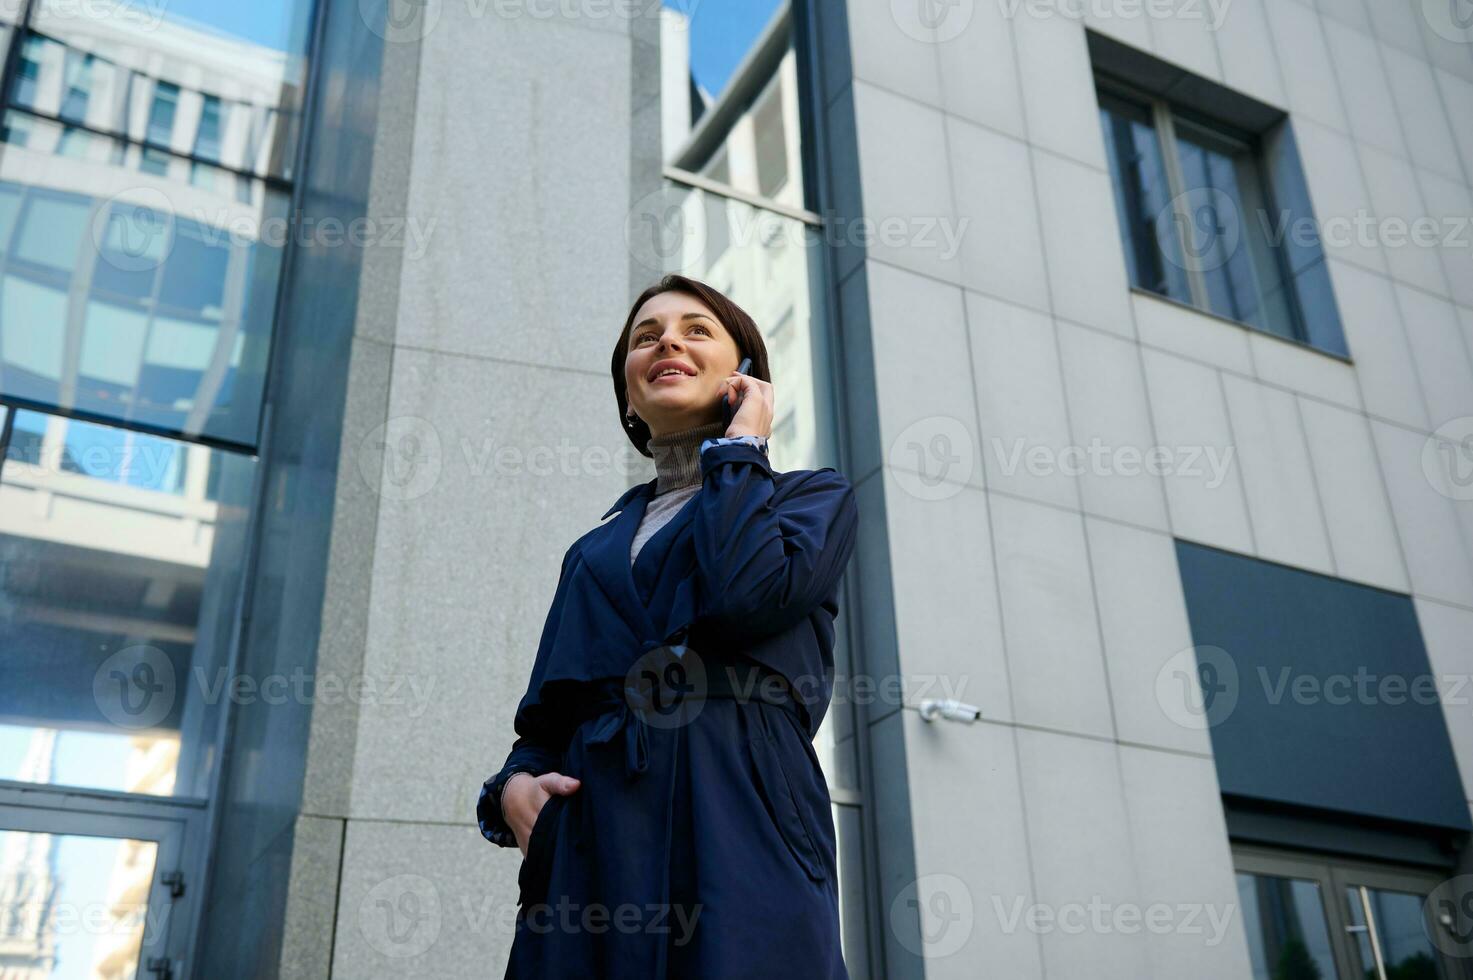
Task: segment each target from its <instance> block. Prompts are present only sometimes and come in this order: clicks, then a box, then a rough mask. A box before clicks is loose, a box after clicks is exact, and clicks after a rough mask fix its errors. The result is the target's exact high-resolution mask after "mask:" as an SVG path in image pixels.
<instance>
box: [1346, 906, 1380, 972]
mask: <svg viewBox="0 0 1473 980" xmlns="http://www.w3.org/2000/svg"><path fill="white" fill-rule="evenodd" d="M1345 921H1346V922H1347V923H1349V924H1348V925H1347V926H1346V929H1347V931H1348V932H1349V933H1350V937H1351V941H1350V944H1351V947H1352V950H1351V951H1352V953H1354V955H1355V958H1356V959H1355V967H1356V969H1358V970H1359V971H1360V973H1361V975H1362V976H1364V977H1365V978H1366V980H1380V978H1381V973H1380V971H1379V970H1378V969H1377V968H1376V953H1375V950H1374V949H1372V948H1371V927H1370V926H1369V925H1367V924H1366V908H1365V905H1364V904H1362V903H1361V898H1360V889H1359V888H1347V889H1345Z"/></svg>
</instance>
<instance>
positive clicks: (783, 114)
mask: <svg viewBox="0 0 1473 980" xmlns="http://www.w3.org/2000/svg"><path fill="white" fill-rule="evenodd" d="M660 14H661V21H660V25H661V33H660V45H661V46H660V58H661V74H662V85H661V100H662V101H661V108H662V111H663V130H664V136H663V141H664V147H665V158H666V160H668V161H669V162H670V163H672V164H674V165H675V166H678V167H680V168H682V169H685V170H690V171H693V172H695V173H699V174H701V175H702V176H705V177H709V178H711V179H712V180H716V181H719V182H720V183H723V184H729V185H730V186H732V187H733V188H735V189H737V190H739V191H743V192H745V193H748V194H756V195H760V196H762V197H765V198H768V199H770V200H773V201H776V202H778V203H780V204H785V205H788V206H790V207H794V208H802V207H804V206H805V204H804V200H803V187H802V180H801V174H802V157H801V155H800V148H799V140H798V134H799V121H798V95H797V93H798V62H797V55H796V54H795V52H794V51H793V49H792V38H791V33H792V31H791V17H790V14H789V7H788V4H787V3H784V2H780V0H762V2H758V3H751V2H737V0H705V2H702V3H701V4H699V5H692V7H691V9H690V11H689V12H686V11H682V10H675V9H673V8H670V7H666V8H665V9H663V10H662V11H661V12H660Z"/></svg>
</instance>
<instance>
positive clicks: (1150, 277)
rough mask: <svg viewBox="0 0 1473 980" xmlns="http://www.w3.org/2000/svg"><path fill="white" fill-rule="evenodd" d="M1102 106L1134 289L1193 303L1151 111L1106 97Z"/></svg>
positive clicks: (1101, 98)
mask: <svg viewBox="0 0 1473 980" xmlns="http://www.w3.org/2000/svg"><path fill="white" fill-rule="evenodd" d="M1099 103H1100V124H1101V125H1102V126H1103V127H1104V130H1105V154H1106V156H1107V157H1108V158H1109V164H1110V174H1111V177H1112V179H1111V184H1112V185H1113V187H1114V190H1115V216H1116V219H1117V220H1118V222H1119V225H1120V241H1121V244H1122V246H1123V247H1124V249H1125V264H1126V267H1127V269H1128V271H1129V273H1130V282H1131V285H1134V286H1138V287H1140V288H1141V289H1149V290H1150V291H1151V292H1153V293H1158V294H1160V295H1162V296H1169V297H1171V298H1172V299H1175V300H1180V301H1181V302H1183V303H1190V302H1191V301H1192V292H1191V287H1190V286H1189V285H1188V284H1187V274H1186V268H1187V267H1186V265H1185V263H1184V261H1183V259H1182V251H1181V240H1180V238H1179V237H1178V231H1179V229H1178V228H1177V222H1176V221H1175V220H1173V216H1172V214H1171V212H1170V210H1169V209H1170V207H1171V199H1170V193H1171V192H1170V189H1169V185H1168V183H1167V180H1166V164H1165V162H1164V161H1163V159H1162V157H1161V144H1160V142H1159V141H1158V140H1157V138H1156V128H1155V126H1154V124H1153V123H1152V121H1151V113H1150V110H1149V109H1147V108H1146V107H1145V106H1143V105H1137V104H1136V103H1134V102H1128V101H1126V100H1124V99H1119V98H1116V97H1114V96H1112V95H1108V94H1106V93H1104V92H1101V93H1100V94H1099Z"/></svg>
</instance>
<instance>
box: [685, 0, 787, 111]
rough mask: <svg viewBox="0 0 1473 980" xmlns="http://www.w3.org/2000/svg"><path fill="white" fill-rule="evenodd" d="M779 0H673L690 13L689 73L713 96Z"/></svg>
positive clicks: (729, 76)
mask: <svg viewBox="0 0 1473 980" xmlns="http://www.w3.org/2000/svg"><path fill="white" fill-rule="evenodd" d="M781 2H782V0H675V2H673V3H672V2H666V3H665V6H666V7H669V8H671V9H673V10H679V11H681V12H682V13H685V14H688V15H690V18H691V29H690V31H691V35H690V62H691V74H693V75H695V77H696V82H697V83H698V84H699V85H700V86H701V87H702V88H704V89H705V90H706V91H707V92H709V93H711V97H712V98H715V97H716V96H717V95H719V94H721V90H722V89H724V88H725V87H726V83H727V81H728V80H729V79H730V78H731V73H732V72H733V71H734V70H735V69H736V66H737V65H739V64H740V63H741V60H742V57H743V56H744V55H745V54H746V53H747V51H748V50H749V49H750V48H751V47H752V44H753V42H755V41H756V40H757V35H758V34H759V33H761V31H762V28H763V27H764V26H766V24H767V22H768V21H769V20H771V19H772V15H773V13H774V12H775V11H776V10H777V8H778V5H779V4H780V3H781Z"/></svg>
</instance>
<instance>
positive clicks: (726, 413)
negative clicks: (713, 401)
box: [721, 357, 752, 429]
mask: <svg viewBox="0 0 1473 980" xmlns="http://www.w3.org/2000/svg"><path fill="white" fill-rule="evenodd" d="M751 370H752V359H751V358H750V357H744V358H742V363H740V364H738V365H737V373H738V374H747V373H748V372H750V371H751ZM741 405H742V403H741V400H740V399H738V400H737V403H736V406H735V407H733V406H732V405H731V403H730V402H728V401H727V399H726V395H725V394H723V395H722V396H721V418H722V419H723V421H724V422H725V424H726V427H727V428H728V429H729V428H731V420H732V419H734V418H736V413H737V409H738V408H741Z"/></svg>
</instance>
